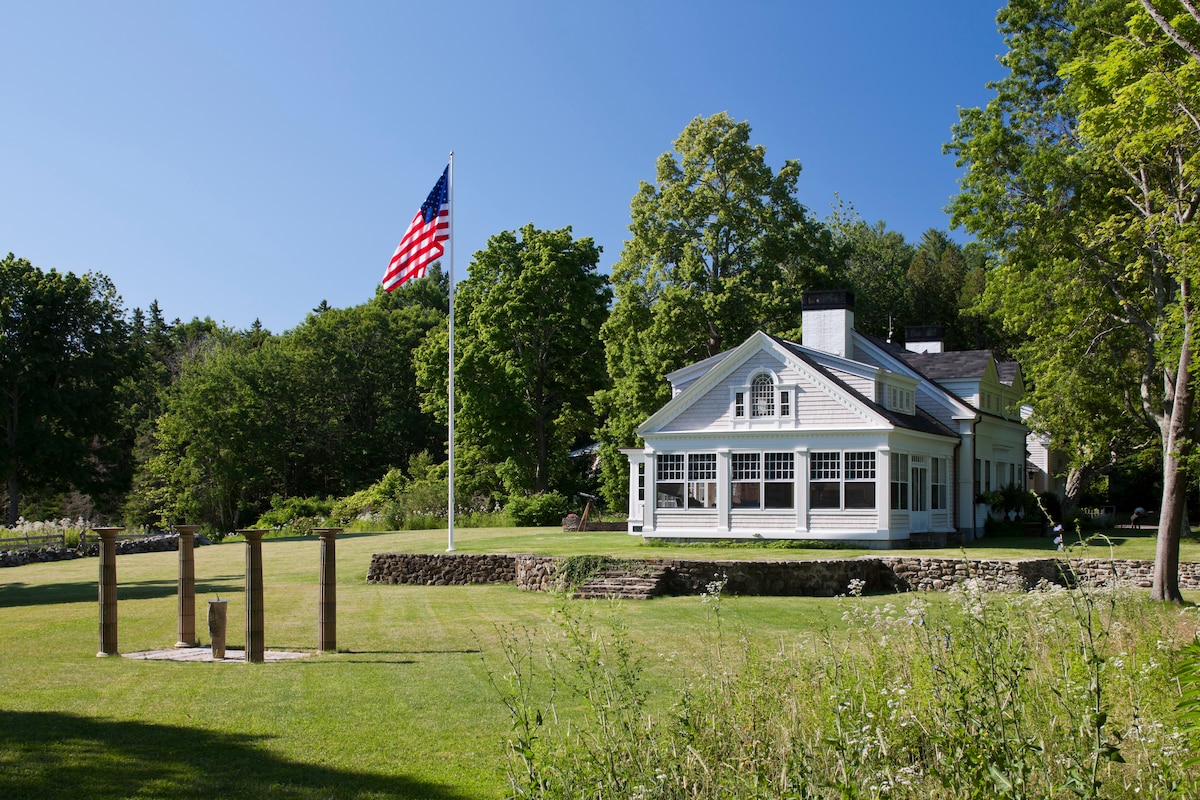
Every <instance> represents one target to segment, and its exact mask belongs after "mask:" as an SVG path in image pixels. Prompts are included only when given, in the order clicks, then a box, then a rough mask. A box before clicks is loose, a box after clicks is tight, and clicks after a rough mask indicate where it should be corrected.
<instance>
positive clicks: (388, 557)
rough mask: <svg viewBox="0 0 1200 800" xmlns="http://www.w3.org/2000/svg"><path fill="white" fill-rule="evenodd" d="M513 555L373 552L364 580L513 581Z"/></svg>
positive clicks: (428, 582)
mask: <svg viewBox="0 0 1200 800" xmlns="http://www.w3.org/2000/svg"><path fill="white" fill-rule="evenodd" d="M517 558H518V557H517V556H509V555H477V554H474V553H376V554H375V555H373V556H371V565H370V566H369V567H368V568H367V583H403V584H414V585H419V586H463V585H466V584H471V583H515V582H516V579H517V566H516V560H517Z"/></svg>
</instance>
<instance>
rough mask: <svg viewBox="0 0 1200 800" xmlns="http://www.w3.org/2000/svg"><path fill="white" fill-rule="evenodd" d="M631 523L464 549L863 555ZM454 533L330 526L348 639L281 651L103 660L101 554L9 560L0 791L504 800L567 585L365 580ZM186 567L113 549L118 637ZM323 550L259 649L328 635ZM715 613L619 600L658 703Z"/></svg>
mask: <svg viewBox="0 0 1200 800" xmlns="http://www.w3.org/2000/svg"><path fill="white" fill-rule="evenodd" d="M1121 534H1122V537H1121V538H1122V539H1123V540H1122V541H1120V542H1117V544H1116V551H1115V552H1116V555H1118V557H1129V558H1139V557H1152V554H1153V539H1152V532H1146V533H1144V534H1141V535H1131V534H1132V532H1124V531H1122V532H1121ZM639 541H640V540H639V539H637V538H636V537H630V536H627V535H626V534H623V533H582V534H568V533H562V532H558V531H555V530H553V529H460V530H458V531H456V546H457V549H458V550H459V551H460V552H464V553H470V552H514V553H540V554H548V555H573V554H597V553H603V554H609V555H613V556H617V557H651V558H668V557H683V558H694V559H718V560H724V559H764V558H770V559H793V558H805V557H818V558H831V557H845V556H853V555H860V554H866V553H868V552H869V551H843V550H834V551H831V550H812V551H807V550H793V549H787V550H774V549H765V548H764V549H748V548H738V549H728V548H719V547H645V546H642V545H640V544H639ZM446 543H447V542H446V532H445V531H444V530H443V531H423V532H403V533H389V534H343V535H341V536H339V538H338V543H337V571H338V586H337V593H338V620H337V621H338V648H339V650H338V652H337V653H334V654H322V655H313V656H312V657H310V658H304V659H300V660H296V661H288V662H280V663H269V664H212V663H171V662H156V661H135V660H131V659H126V658H97V657H96V651H97V649H98V644H99V642H98V634H97V628H98V609H97V603H96V597H97V590H96V581H97V560H96V559H81V560H77V561H69V562H58V563H53V564H36V565H29V566H25V567H17V568H9V569H4V570H0V798H25V797H29V798H38V799H39V800H49V799H50V798H59V797H62V798H72V800H79V798H84V797H87V798H125V797H191V796H196V797H204V796H226V797H282V798H330V797H336V798H385V797H386V798H493V797H496V798H498V797H503V796H504V795H505V790H506V785H505V778H504V750H503V746H502V741H503V738H504V736H505V734H506V733H507V732H508V731H509V719H508V715H507V711H506V710H505V708H504V706H503V705H502V704H501V703H500V702H499V700H498V698H497V695H496V692H495V690H494V689H493V688H492V686H491V683H490V681H489V677H488V672H489V670H492V671H494V672H495V673H497V674H500V673H502V672H503V671H504V665H503V647H502V641H501V639H502V635H503V633H502V632H503V631H504V630H509V631H517V632H523V631H530V632H532V635H534V636H535V637H540V636H542V635H543V634H544V635H546V636H553V635H554V633H555V631H556V630H557V629H556V627H555V624H554V622H553V620H552V617H553V612H554V609H555V606H556V604H557V603H558V602H560V601H559V600H558V599H557V598H555V597H553V596H551V595H546V594H538V593H531V592H523V591H519V590H517V589H515V588H514V587H511V586H466V587H416V586H375V585H368V584H367V583H366V572H367V566H368V564H369V561H370V557H371V554H372V553H375V552H385V551H408V552H442V551H444V550H445V549H446ZM1004 545H1005V543H1004V542H1001V541H998V540H994V541H989V540H986V539H985V540H983V542H980V543H976V546H970V547H967V548H963V549H959V548H953V549H949V550H946V551H943V554H946V555H958V556H961V555H962V554H963V553H964V552H966V553H967V554H968V555H969V556H970V557H983V558H991V557H998V556H1007V557H1019V556H1031V555H1048V554H1049V551H1052V550H1053V549H1054V548H1053V545H1052V544H1051V543H1050V541H1049V540H1048V539H1045V540H1041V539H1022V540H1014V542H1013V543H1012V545H1011V546H1009V547H1005V546H1004ZM1143 551H1144V553H1143ZM925 552H926V553H929V552H934V551H925ZM1092 554H1094V555H1107V551H1106V550H1105V551H1104V552H1100V551H1098V550H1093V551H1092ZM1182 557H1183V559H1184V560H1196V559H1197V558H1200V547H1198V546H1197V544H1196V542H1194V541H1192V540H1188V541H1186V542H1185V545H1184V552H1183V554H1182ZM244 559H245V548H244V546H243V545H241V544H239V543H226V544H222V545H217V546H211V547H201V548H197V549H196V553H195V564H196V581H197V587H196V593H197V629H198V633H199V635H200V638H201V640H202V641H203V642H205V643H207V642H208V635H207V631H206V626H205V622H204V616H205V613H206V607H207V604H206V603H205V601H206V600H208V599H214V598H216V597H218V596H219V597H221V598H227V599H228V600H229V601H230V604H229V616H230V625H229V646H230V647H235V648H240V647H241V646H242V643H243V633H244V611H245V604H244V602H243V597H242V591H243V586H244V580H243V574H244V565H245V561H244ZM177 565H178V555H177V554H176V553H174V552H167V553H151V554H143V555H128V556H120V557H118V559H117V574H118V582H119V590H118V596H119V598H120V607H119V646H120V650H121V651H122V652H124V653H129V652H135V651H139V650H149V649H157V648H163V647H169V646H170V645H172V644H173V643H174V642H175V640H176V604H177V600H176V597H175V589H176V573H177ZM318 567H319V545H318V541H317V539H316V538H304V539H268V540H266V541H265V542H264V546H263V572H264V583H265V586H266V590H265V601H264V605H265V609H266V615H265V619H266V621H265V630H266V644H267V647H268V649H272V650H306V651H311V650H313V649H314V648H315V645H316V637H317V595H318ZM866 602H869V600H868V601H866ZM733 608H734V609H735V610H736V613H737V614H738V617H739V619H740V624H741V625H743V626H744V629H745V632H746V633H747V635H750V636H755V637H762V638H763V640H764V641H771V640H778V639H779V638H780V637H797V636H804V635H807V632H811V631H815V630H820V629H824V628H827V627H829V626H831V625H834V624H836V621H837V620H838V619H840V615H841V611H842V609H841V608H839V607H838V606H837V604H835V603H834V602H832V601H829V600H819V599H808V598H742V599H740V600H738V601H736V603H735V604H734V606H733ZM708 613H709V609H708V607H707V606H706V605H705V604H703V603H702V602H701V601H700V599H698V598H695V597H680V598H662V599H658V600H655V601H652V602H648V603H629V604H626V605H625V606H624V607H623V608H622V610H621V614H622V615H623V617H624V620H625V621H626V622H627V624H628V626H629V630H630V633H631V636H632V638H633V639H634V641H635V642H636V643H637V644H638V645H639V646H641V647H642V648H643V649H644V651H645V653H647V654H648V656H649V660H648V662H647V668H646V671H645V673H644V677H645V680H646V682H647V688H648V689H649V690H650V692H651V696H652V697H657V700H658V702H660V703H663V704H669V702H670V700H671V697H672V695H671V693H672V692H673V691H674V687H676V686H678V685H680V683H681V682H680V681H679V671H680V670H687V669H694V668H695V666H694V665H696V664H701V663H704V662H705V661H706V660H707V658H706V654H705V648H706V646H707V645H706V642H711V637H710V636H708V635H707V632H708V631H710V630H711V619H710V618H709V616H708ZM659 655H662V656H663V657H662V658H659V657H658V656H659ZM687 665H693V666H690V667H689V666H687Z"/></svg>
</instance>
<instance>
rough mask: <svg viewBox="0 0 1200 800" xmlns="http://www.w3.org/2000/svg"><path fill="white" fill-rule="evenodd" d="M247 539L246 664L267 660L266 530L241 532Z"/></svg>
mask: <svg viewBox="0 0 1200 800" xmlns="http://www.w3.org/2000/svg"><path fill="white" fill-rule="evenodd" d="M238 533H240V534H242V536H244V537H245V538H246V663H247V664H261V663H262V662H263V661H264V660H265V655H264V654H265V650H266V648H265V647H264V644H263V576H262V538H263V534H264V533H266V530H265V529H254V530H240V531H238Z"/></svg>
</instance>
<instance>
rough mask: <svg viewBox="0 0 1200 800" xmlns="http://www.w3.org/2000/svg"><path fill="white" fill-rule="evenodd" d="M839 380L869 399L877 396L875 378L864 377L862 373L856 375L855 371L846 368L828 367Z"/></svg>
mask: <svg viewBox="0 0 1200 800" xmlns="http://www.w3.org/2000/svg"><path fill="white" fill-rule="evenodd" d="M826 369H828V370H829V371H830V372H831V373H832V374H833V375H834V377H836V378H837V379H838V380H840V381H841V382H842V383H844V384H846V385H847V386H849V387H850V388H852V389H854V390H855V391H856V392H858V393H859V394H861V395H862V396H863V397H866V398H867V399H874V397H875V379H874V378H873V377H872V378H864V377H863V376H862V375H855V374H854V373H853V372H845V371H844V370H840V369H836V368H834V367H826Z"/></svg>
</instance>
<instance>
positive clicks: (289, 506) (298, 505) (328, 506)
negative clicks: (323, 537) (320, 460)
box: [254, 495, 333, 535]
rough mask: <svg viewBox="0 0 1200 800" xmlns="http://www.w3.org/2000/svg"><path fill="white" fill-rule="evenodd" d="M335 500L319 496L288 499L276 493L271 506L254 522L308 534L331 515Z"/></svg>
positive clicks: (261, 525)
mask: <svg viewBox="0 0 1200 800" xmlns="http://www.w3.org/2000/svg"><path fill="white" fill-rule="evenodd" d="M332 508H333V501H332V500H330V499H325V500H322V499H321V498H319V497H289V498H287V499H286V500H285V499H282V498H280V497H279V495H275V496H274V497H272V498H271V507H270V508H269V509H267V511H265V512H264V513H263V515H262V516H260V517H259V518H258V522H256V523H254V527H255V528H273V529H278V528H287V529H289V530H290V531H291V532H292V533H294V534H301V535H308V534H310V533H312V530H313V528H316V527H320V525H321V522H322V520H324V519H325V517H327V516H329V513H330V511H331V510H332Z"/></svg>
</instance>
